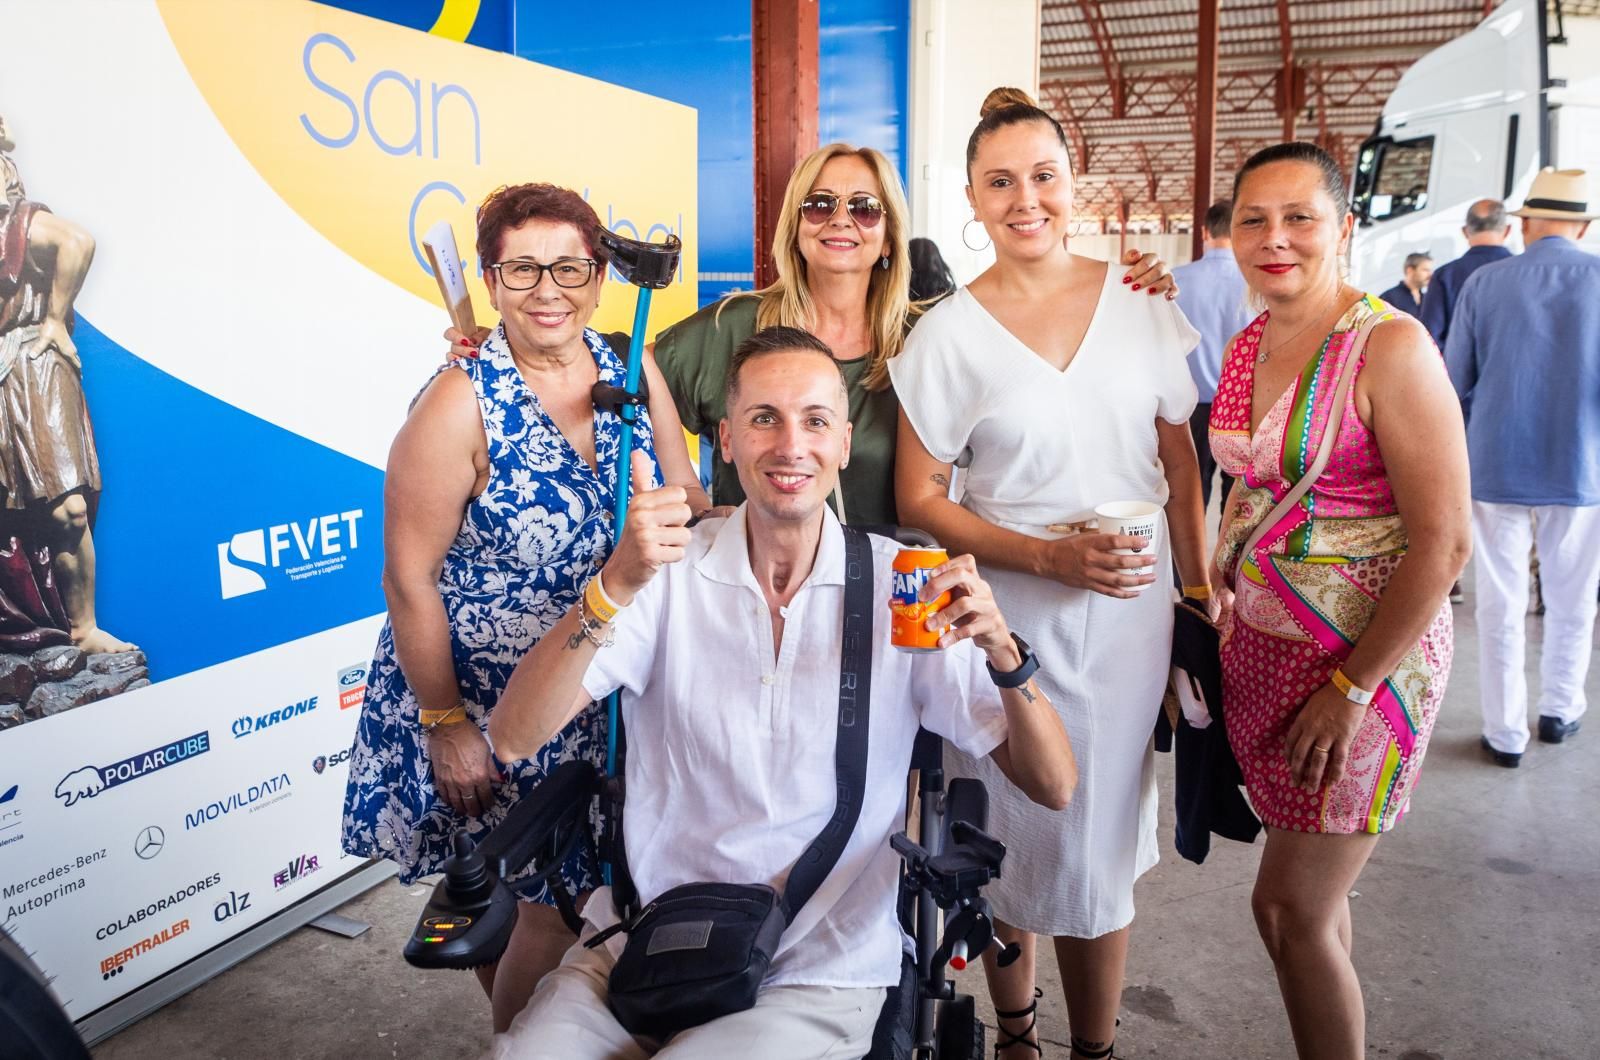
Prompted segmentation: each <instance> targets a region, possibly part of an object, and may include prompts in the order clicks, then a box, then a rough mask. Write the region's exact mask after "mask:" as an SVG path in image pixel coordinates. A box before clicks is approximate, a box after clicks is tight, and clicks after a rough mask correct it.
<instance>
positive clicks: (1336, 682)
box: [1332, 669, 1375, 707]
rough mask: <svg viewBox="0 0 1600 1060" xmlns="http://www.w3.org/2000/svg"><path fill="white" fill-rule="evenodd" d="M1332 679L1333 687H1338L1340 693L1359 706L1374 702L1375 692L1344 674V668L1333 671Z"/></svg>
mask: <svg viewBox="0 0 1600 1060" xmlns="http://www.w3.org/2000/svg"><path fill="white" fill-rule="evenodd" d="M1332 680H1333V687H1334V688H1337V689H1338V690H1339V691H1340V693H1341V694H1343V696H1344V698H1346V699H1348V700H1349V701H1350V702H1352V703H1354V704H1356V705H1357V706H1362V707H1364V706H1366V705H1367V704H1368V703H1371V702H1372V697H1373V696H1374V695H1375V693H1373V692H1369V691H1367V690H1366V689H1365V688H1362V687H1360V686H1359V685H1357V684H1356V683H1355V682H1354V681H1352V680H1350V678H1348V677H1346V676H1345V675H1344V671H1343V670H1342V669H1341V670H1335V671H1333V678H1332Z"/></svg>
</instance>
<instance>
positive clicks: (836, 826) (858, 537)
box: [783, 526, 873, 923]
mask: <svg viewBox="0 0 1600 1060" xmlns="http://www.w3.org/2000/svg"><path fill="white" fill-rule="evenodd" d="M839 529H841V530H843V531H844V627H843V631H842V632H843V636H842V638H841V642H840V648H839V727H838V737H837V739H836V740H835V743H834V750H833V768H834V790H835V795H834V804H833V817H832V818H830V819H829V821H828V823H827V824H826V825H824V826H823V828H822V831H821V832H820V833H818V835H817V837H816V838H815V839H813V840H812V841H811V845H810V846H808V847H806V849H805V851H804V852H803V853H802V854H801V855H800V859H799V860H798V861H796V862H795V863H794V868H793V869H792V870H790V872H789V882H788V884H787V886H785V888H784V893H783V913H784V917H785V919H786V920H787V921H789V922H790V923H793V922H794V918H795V914H796V913H798V912H800V909H801V907H802V906H804V905H805V904H806V902H808V901H810V900H811V896H812V895H813V894H816V893H817V888H818V887H820V886H822V881H823V880H825V879H827V878H828V873H830V872H832V871H833V867H834V865H836V864H838V862H839V858H840V856H841V855H843V854H844V848H845V844H846V843H848V842H849V841H850V836H851V834H852V833H853V832H854V831H855V830H856V821H857V820H858V819H859V818H860V816H861V803H862V802H863V801H864V800H865V798H866V791H867V722H868V721H869V720H870V718H871V705H872V612H873V606H872V581H873V578H872V543H871V541H870V540H869V539H868V538H867V535H866V534H865V533H863V532H861V531H860V530H857V529H856V528H854V527H851V526H840V528H839Z"/></svg>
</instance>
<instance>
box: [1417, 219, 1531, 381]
mask: <svg viewBox="0 0 1600 1060" xmlns="http://www.w3.org/2000/svg"><path fill="white" fill-rule="evenodd" d="M1461 234H1462V235H1464V236H1466V237H1467V252H1466V253H1465V254H1463V255H1461V256H1460V257H1459V258H1457V259H1456V260H1454V261H1449V262H1446V263H1445V264H1443V265H1440V266H1439V267H1438V268H1437V269H1435V270H1434V273H1433V279H1432V280H1431V281H1429V283H1428V293H1427V294H1426V295H1424V296H1423V299H1422V323H1423V326H1424V327H1426V328H1427V329H1428V333H1429V334H1430V335H1432V336H1433V341H1434V342H1435V343H1437V344H1438V346H1439V349H1441V350H1443V349H1444V343H1445V338H1446V337H1447V336H1448V335H1449V334H1450V317H1451V315H1452V314H1453V313H1454V312H1455V308H1456V295H1458V294H1460V293H1461V285H1462V284H1464V283H1466V282H1467V277H1468V276H1471V275H1472V274H1473V273H1475V272H1477V271H1478V270H1479V269H1480V268H1482V267H1483V266H1485V265H1487V264H1489V263H1490V262H1491V261H1500V260H1501V259H1503V258H1509V257H1510V256H1511V251H1510V249H1509V248H1508V247H1507V246H1506V245H1505V242H1506V237H1507V236H1509V235H1510V234H1511V223H1510V222H1509V221H1507V220H1506V204H1505V203H1503V202H1501V201H1500V200H1499V199H1479V200H1478V201H1477V202H1475V203H1473V204H1472V205H1471V206H1469V207H1467V223H1466V224H1465V225H1463V226H1462V228H1461Z"/></svg>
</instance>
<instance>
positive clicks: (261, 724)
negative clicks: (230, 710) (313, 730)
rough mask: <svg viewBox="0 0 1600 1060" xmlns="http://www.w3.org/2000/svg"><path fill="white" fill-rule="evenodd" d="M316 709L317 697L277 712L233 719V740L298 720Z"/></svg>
mask: <svg viewBox="0 0 1600 1060" xmlns="http://www.w3.org/2000/svg"><path fill="white" fill-rule="evenodd" d="M316 709H317V697H316V696H312V697H311V698H310V699H302V700H301V701H300V702H298V703H291V704H289V705H288V706H287V707H279V708H278V709H277V710H273V711H269V712H267V713H266V714H257V715H255V716H254V717H252V716H250V715H249V714H246V715H245V716H244V717H242V718H235V719H234V722H233V738H234V739H235V740H237V739H239V738H241V737H244V736H249V735H250V734H251V733H253V732H260V731H261V730H262V729H270V728H272V726H274V725H276V724H278V723H279V722H280V721H288V720H289V719H290V718H298V717H299V716H300V715H302V714H309V713H311V712H312V711H313V710H316Z"/></svg>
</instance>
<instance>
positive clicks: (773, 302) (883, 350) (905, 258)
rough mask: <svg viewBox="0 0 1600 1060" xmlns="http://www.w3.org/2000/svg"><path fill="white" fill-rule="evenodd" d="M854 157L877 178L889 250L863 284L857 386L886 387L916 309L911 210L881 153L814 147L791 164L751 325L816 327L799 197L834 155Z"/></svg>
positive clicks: (754, 294)
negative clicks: (771, 272) (867, 340)
mask: <svg viewBox="0 0 1600 1060" xmlns="http://www.w3.org/2000/svg"><path fill="white" fill-rule="evenodd" d="M844 155H854V156H855V157H857V158H859V159H861V161H863V162H865V163H866V164H867V167H868V168H869V169H871V170H872V174H873V176H874V177H876V178H877V181H878V187H879V188H880V189H881V194H880V195H879V199H881V200H882V202H883V224H884V225H885V228H884V235H883V242H884V250H886V251H887V252H888V254H889V267H888V268H887V269H883V268H878V267H877V266H874V267H873V269H872V278H871V279H870V280H869V281H868V283H867V322H868V325H869V327H870V329H871V331H872V351H871V352H870V353H869V354H868V355H867V371H866V374H865V375H864V376H862V379H861V385H862V386H864V387H865V388H866V389H868V390H884V389H886V388H887V387H888V386H889V359H890V358H891V357H895V356H898V355H899V353H900V350H901V347H903V346H904V345H905V337H906V326H907V323H908V322H909V321H910V319H911V317H912V316H913V315H914V313H916V312H917V311H918V310H916V309H914V308H913V306H912V303H911V251H910V246H909V244H910V236H909V235H908V234H907V231H906V229H907V228H909V227H910V223H911V210H910V208H909V207H908V206H907V205H906V195H905V192H904V191H903V190H902V189H901V187H900V175H899V174H898V173H896V172H895V170H894V166H893V165H891V164H890V163H889V160H888V159H887V158H885V157H884V156H883V154H882V152H880V151H875V150H873V149H872V148H870V147H852V146H851V145H849V144H839V143H834V144H829V145H827V146H826V147H819V148H818V149H817V150H815V151H813V152H811V153H810V154H809V155H807V156H806V157H805V158H804V159H802V160H801V162H800V164H799V165H798V166H795V168H794V173H793V174H791V175H790V177H789V186H788V188H786V189H785V190H784V193H783V208H782V211H781V212H780V213H779V214H778V230H777V233H776V234H775V235H774V236H773V240H772V257H773V260H774V262H775V263H776V264H777V267H778V278H777V279H776V280H774V281H773V283H772V284H771V286H768V287H764V288H762V289H761V290H759V291H754V292H752V293H751V294H750V295H748V296H746V297H758V298H760V299H761V305H760V306H759V307H758V308H757V309H756V327H757V328H768V327H772V326H774V325H782V326H784V327H791V328H806V329H810V328H812V327H813V326H815V313H814V307H813V306H812V303H811V288H810V286H809V285H808V284H807V282H806V261H805V258H803V257H801V256H800V200H802V199H804V198H805V197H806V195H807V194H809V193H810V191H811V188H812V185H814V184H815V183H816V182H817V177H818V175H819V174H820V173H821V172H822V167H823V166H825V165H827V164H828V163H829V162H830V161H832V160H833V159H835V158H839V157H841V156H844Z"/></svg>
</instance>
